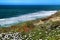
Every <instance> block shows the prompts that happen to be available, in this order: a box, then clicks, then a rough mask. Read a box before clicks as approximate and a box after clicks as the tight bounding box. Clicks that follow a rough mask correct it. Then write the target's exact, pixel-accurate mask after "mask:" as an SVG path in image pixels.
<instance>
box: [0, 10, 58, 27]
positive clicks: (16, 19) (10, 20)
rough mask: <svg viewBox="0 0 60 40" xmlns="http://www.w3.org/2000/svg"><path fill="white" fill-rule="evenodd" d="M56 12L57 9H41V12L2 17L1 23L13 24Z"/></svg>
mask: <svg viewBox="0 0 60 40" xmlns="http://www.w3.org/2000/svg"><path fill="white" fill-rule="evenodd" d="M56 12H57V11H39V12H35V13H29V14H25V15H21V16H18V17H11V18H4V19H0V25H1V26H3V25H11V24H14V23H18V22H23V21H28V20H35V19H37V18H42V17H46V16H50V15H52V14H54V13H56Z"/></svg>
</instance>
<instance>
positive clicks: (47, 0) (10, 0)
mask: <svg viewBox="0 0 60 40" xmlns="http://www.w3.org/2000/svg"><path fill="white" fill-rule="evenodd" d="M0 5H60V0H0Z"/></svg>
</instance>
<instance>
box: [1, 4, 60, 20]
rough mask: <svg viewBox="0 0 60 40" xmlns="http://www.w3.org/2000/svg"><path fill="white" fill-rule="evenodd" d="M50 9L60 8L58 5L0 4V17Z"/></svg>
mask: <svg viewBox="0 0 60 40" xmlns="http://www.w3.org/2000/svg"><path fill="white" fill-rule="evenodd" d="M52 10H60V5H0V19H2V18H9V17H16V16H20V15H24V14H28V13H34V12H38V11H52Z"/></svg>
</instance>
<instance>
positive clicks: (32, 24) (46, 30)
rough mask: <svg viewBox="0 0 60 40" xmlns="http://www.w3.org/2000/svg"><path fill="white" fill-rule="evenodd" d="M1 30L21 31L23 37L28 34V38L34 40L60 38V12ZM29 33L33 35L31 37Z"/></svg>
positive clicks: (54, 39) (1, 30) (55, 39)
mask: <svg viewBox="0 0 60 40" xmlns="http://www.w3.org/2000/svg"><path fill="white" fill-rule="evenodd" d="M57 17H58V18H57ZM57 19H58V20H57ZM54 20H55V21H54ZM1 32H21V33H22V35H23V36H22V37H24V35H26V36H27V37H26V38H28V40H30V38H32V39H33V40H37V39H43V40H45V39H47V40H60V12H57V13H56V14H54V15H52V16H50V17H47V18H44V19H41V20H40V19H39V20H32V21H27V22H24V23H21V24H20V23H19V24H16V25H13V26H11V27H8V28H0V33H1ZM29 34H30V35H31V37H29ZM26 38H24V40H25V39H26Z"/></svg>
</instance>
